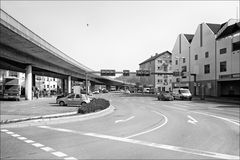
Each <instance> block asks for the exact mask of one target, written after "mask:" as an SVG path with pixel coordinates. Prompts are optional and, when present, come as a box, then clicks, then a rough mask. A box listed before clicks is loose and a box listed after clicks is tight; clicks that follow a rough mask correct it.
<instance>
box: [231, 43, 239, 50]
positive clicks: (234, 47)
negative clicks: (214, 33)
mask: <svg viewBox="0 0 240 160" xmlns="http://www.w3.org/2000/svg"><path fill="white" fill-rule="evenodd" d="M237 50H240V41H238V42H235V43H233V44H232V51H237Z"/></svg>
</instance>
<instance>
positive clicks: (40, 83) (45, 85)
mask: <svg viewBox="0 0 240 160" xmlns="http://www.w3.org/2000/svg"><path fill="white" fill-rule="evenodd" d="M35 80H36V82H35V83H36V85H35V86H36V87H37V88H38V89H39V90H40V91H47V92H57V88H58V79H57V78H52V77H45V76H36V79H35Z"/></svg>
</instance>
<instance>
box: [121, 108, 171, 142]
mask: <svg viewBox="0 0 240 160" xmlns="http://www.w3.org/2000/svg"><path fill="white" fill-rule="evenodd" d="M152 112H154V113H156V114H158V115H161V116H163V117H164V120H165V121H164V123H163V124H161V125H159V126H157V127H155V128H152V129H150V130H147V131H144V132H140V133H137V134H133V135H130V136H127V137H125V138H132V137H136V136H139V135H143V134H146V133H149V132H152V131H155V130H157V129H159V128H161V127H162V126H164V125H165V124H167V122H168V118H167V117H166V116H165V115H163V114H162V113H159V112H157V111H152Z"/></svg>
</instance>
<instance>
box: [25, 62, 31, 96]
mask: <svg viewBox="0 0 240 160" xmlns="http://www.w3.org/2000/svg"><path fill="white" fill-rule="evenodd" d="M25 99H26V100H32V66H31V65H28V66H27V67H26V72H25Z"/></svg>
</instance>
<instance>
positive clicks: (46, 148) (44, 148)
mask: <svg viewBox="0 0 240 160" xmlns="http://www.w3.org/2000/svg"><path fill="white" fill-rule="evenodd" d="M41 149H42V150H44V151H46V152H52V151H54V149H52V148H50V147H42V148H41Z"/></svg>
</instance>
